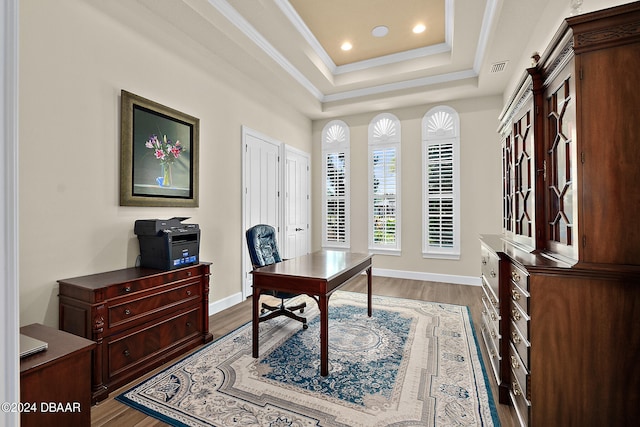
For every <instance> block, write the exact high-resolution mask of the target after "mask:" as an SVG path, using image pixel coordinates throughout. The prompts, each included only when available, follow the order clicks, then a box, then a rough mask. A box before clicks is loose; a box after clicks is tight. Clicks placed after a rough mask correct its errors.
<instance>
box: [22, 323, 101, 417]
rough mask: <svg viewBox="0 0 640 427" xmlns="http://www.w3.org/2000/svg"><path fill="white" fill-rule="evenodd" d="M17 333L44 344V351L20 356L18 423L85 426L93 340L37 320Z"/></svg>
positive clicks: (89, 408) (89, 414)
mask: <svg viewBox="0 0 640 427" xmlns="http://www.w3.org/2000/svg"><path fill="white" fill-rule="evenodd" d="M20 333H21V334H24V335H27V336H30V337H32V338H37V339H39V340H41V341H45V342H46V343H47V344H48V348H47V350H46V351H41V352H39V353H35V354H33V355H31V356H27V357H25V358H23V359H20V404H21V405H23V408H22V410H21V414H20V425H21V426H22V427H29V426H34V427H46V426H50V427H58V426H77V427H89V426H90V425H91V376H90V375H89V371H90V370H91V350H93V349H94V348H95V346H96V343H95V342H93V341H91V340H88V339H85V338H81V337H77V336H75V335H72V334H69V333H66V332H63V331H59V330H57V329H54V328H50V327H48V326H44V325H40V324H32V325H28V326H23V327H22V328H20ZM78 371H81V372H82V371H85V372H86V374H85V375H78Z"/></svg>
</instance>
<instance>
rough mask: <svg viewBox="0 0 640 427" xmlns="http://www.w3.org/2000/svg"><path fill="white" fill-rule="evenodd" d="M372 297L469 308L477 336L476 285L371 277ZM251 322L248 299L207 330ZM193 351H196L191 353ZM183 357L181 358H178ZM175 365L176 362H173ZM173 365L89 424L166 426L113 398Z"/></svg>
mask: <svg viewBox="0 0 640 427" xmlns="http://www.w3.org/2000/svg"><path fill="white" fill-rule="evenodd" d="M366 284H367V282H366V279H365V277H364V276H363V277H360V278H358V279H356V280H354V281H352V282H351V283H349V284H347V285H346V286H345V287H344V288H343V290H347V291H352V292H363V293H364V292H366ZM373 293H374V295H385V296H392V297H398V298H409V299H418V300H424V301H435V302H442V303H448V304H459V305H466V306H469V308H470V309H471V316H472V318H473V323H474V327H475V329H476V333H479V331H480V326H479V325H480V316H481V310H482V307H481V303H480V298H481V295H482V289H481V288H480V287H479V286H465V285H452V284H447V283H434V282H422V281H416V280H405V279H392V278H386V277H374V278H373ZM249 321H251V300H250V299H249V300H246V301H243V302H242V303H240V304H237V305H235V306H233V307H231V308H229V309H227V310H224V311H222V312H220V313H216V314H214V315H213V316H211V317H210V318H209V331H210V332H211V333H212V334H213V337H214V339H217V338H219V337H221V336H223V335H225V334H227V333H229V332H231V331H233V330H234V329H236V328H238V327H239V326H242V325H243V324H245V323H247V322H249ZM478 340H479V341H480V348H481V349H482V356H483V358H484V362H485V367H486V368H487V369H490V365H489V360H488V355H487V354H486V351H485V348H484V345H483V344H482V342H481V337H479V336H478ZM194 351H196V350H194ZM182 357H184V356H181V357H180V359H181V358H182ZM174 362H175V361H174ZM174 362H169V363H167V364H166V365H164V366H163V367H160V368H158V369H156V370H154V371H153V372H150V373H149V374H147V375H145V376H144V377H142V378H139V379H137V380H135V381H134V382H132V383H131V384H127V385H125V386H123V387H122V388H120V389H119V390H115V391H113V392H111V393H110V394H109V398H108V399H106V400H104V401H103V402H100V403H99V404H97V405H95V406H93V407H92V408H91V425H92V426H94V427H96V426H109V427H116V426H118V427H122V426H124V427H148V426H154V427H156V426H166V425H167V424H165V423H163V422H160V421H158V420H156V419H154V418H152V417H148V416H146V415H144V414H143V413H142V412H139V411H137V410H135V409H133V408H130V407H128V406H127V405H124V404H122V403H120V402H118V401H116V400H115V399H114V398H115V396H117V395H118V394H120V393H122V392H123V391H126V390H128V389H129V388H130V387H132V386H133V385H135V384H137V383H139V382H140V381H142V380H143V379H145V378H148V377H151V376H152V375H154V374H155V373H157V372H159V371H161V370H163V369H165V368H166V367H168V366H170V365H171V364H172V363H174ZM487 372H488V375H489V380H490V383H491V389H492V391H493V396H494V402H495V403H496V407H497V410H498V416H499V417H500V423H501V424H502V426H504V427H512V426H516V425H518V424H517V422H516V415H515V412H514V410H513V409H512V408H510V407H509V406H506V405H501V404H499V403H498V400H497V397H498V390H497V386H496V384H495V379H494V378H493V376H492V375H491V374H489V371H487Z"/></svg>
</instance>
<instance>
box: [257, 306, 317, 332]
mask: <svg viewBox="0 0 640 427" xmlns="http://www.w3.org/2000/svg"><path fill="white" fill-rule="evenodd" d="M306 306H307V304H306V303H304V302H303V303H301V304H298V305H296V306H294V307H285V305H284V300H282V301H281V304H280V307H274V306H271V305H268V304H265V303H262V309H261V310H260V313H261V314H264V313H266V312H267V311H269V312H270V313H269V314H266V315H264V316H260V322H264V321H265V320H269V319H273V318H275V317H278V316H286V317H288V318H290V319H293V320H297V321H298V322H301V323H302V329H307V328H308V327H309V325H307V319H305V318H304V317H301V316H298V315H296V314H295V313H294V311H300V313H304V309H305V307H306Z"/></svg>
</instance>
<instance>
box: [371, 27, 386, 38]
mask: <svg viewBox="0 0 640 427" xmlns="http://www.w3.org/2000/svg"><path fill="white" fill-rule="evenodd" d="M387 34H389V28H387V27H385V26H384V25H378V26H377V27H375V28H374V29H373V30H371V35H372V36H373V37H384V36H386V35H387Z"/></svg>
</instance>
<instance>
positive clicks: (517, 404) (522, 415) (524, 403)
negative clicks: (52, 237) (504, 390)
mask: <svg viewBox="0 0 640 427" xmlns="http://www.w3.org/2000/svg"><path fill="white" fill-rule="evenodd" d="M509 384H510V389H509V396H510V398H511V401H512V402H513V406H514V408H515V410H516V413H517V415H518V419H519V420H520V424H521V425H523V426H528V425H529V420H530V416H531V402H529V401H528V400H527V399H526V396H525V393H526V389H525V388H523V385H522V384H520V382H519V381H518V377H517V375H516V374H515V373H514V372H513V370H512V371H511V381H510V382H509Z"/></svg>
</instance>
